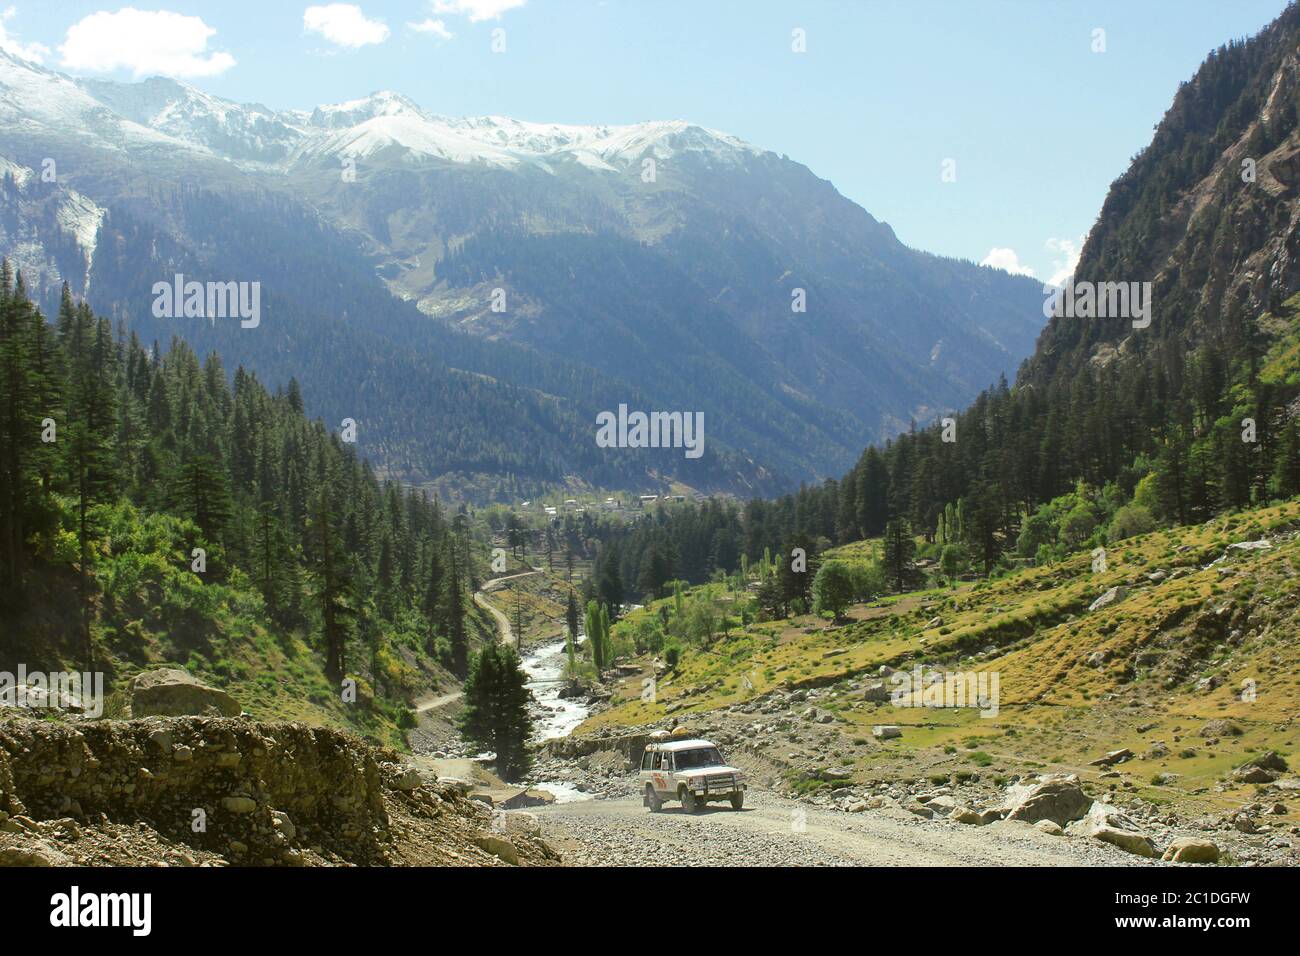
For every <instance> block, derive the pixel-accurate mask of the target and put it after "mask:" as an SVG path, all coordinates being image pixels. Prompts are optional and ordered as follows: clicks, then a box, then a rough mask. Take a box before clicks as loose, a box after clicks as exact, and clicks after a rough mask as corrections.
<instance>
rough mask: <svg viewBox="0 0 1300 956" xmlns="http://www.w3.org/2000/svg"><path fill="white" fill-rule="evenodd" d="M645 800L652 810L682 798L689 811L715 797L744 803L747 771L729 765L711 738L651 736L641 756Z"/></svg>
mask: <svg viewBox="0 0 1300 956" xmlns="http://www.w3.org/2000/svg"><path fill="white" fill-rule="evenodd" d="M641 791H642V794H643V798H642V803H643V805H644V806H647V807H649V808H650V812H651V813H658V812H659V811H660V810H661V809H663V805H664V801H666V800H680V801H681V804H682V806H683V807H684V808H685V810H686V812H687V813H697V812H698V811H699V809H700V807H701V806H703V805H704V804H706V803H708V802H710V801H712V800H730V801H731V809H733V810H739V809H740V808H741V807H743V806H744V805H745V775H744V774H743V773H741V772H740V771H739V770H737V769H736V768H735V767H728V766H727V765H726V764H725V763H724V762H723V760H722V754H721V753H719V752H718V748H717V746H716V745H714V744H713V743H712V742H711V741H708V740H680V739H676V738H670V737H667V736H666V735H664V736H660V737H658V738H657V739H652V740H651V742H650V743H649V744H647V745H646V748H645V754H644V755H643V756H642V757H641Z"/></svg>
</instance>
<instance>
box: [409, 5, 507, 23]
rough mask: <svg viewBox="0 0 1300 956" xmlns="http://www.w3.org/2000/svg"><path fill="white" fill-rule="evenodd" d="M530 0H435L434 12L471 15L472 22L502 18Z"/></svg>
mask: <svg viewBox="0 0 1300 956" xmlns="http://www.w3.org/2000/svg"><path fill="white" fill-rule="evenodd" d="M527 2H528V0H433V12H434V13H450V14H454V15H456V16H465V17H469V20H470V23H477V22H478V21H480V20H500V19H501V14H503V13H505V12H506V11H507V10H514V9H516V8H518V7H522V6H523V5H524V4H525V3H527Z"/></svg>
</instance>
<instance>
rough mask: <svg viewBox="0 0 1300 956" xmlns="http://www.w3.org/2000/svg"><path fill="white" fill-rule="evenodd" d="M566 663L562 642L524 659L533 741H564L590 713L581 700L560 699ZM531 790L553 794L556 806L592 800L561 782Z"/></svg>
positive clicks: (537, 784)
mask: <svg viewBox="0 0 1300 956" xmlns="http://www.w3.org/2000/svg"><path fill="white" fill-rule="evenodd" d="M567 661H568V644H567V642H566V641H565V640H564V639H563V638H561V639H560V640H558V641H554V642H552V643H550V644H543V645H541V646H539V647H535V648H533V650H531V651H529V652H528V653H527V654H525V655H524V659H523V662H522V663H523V668H524V673H525V674H527V675H528V689H529V690H530V691H532V692H533V705H532V714H533V740H534V741H537V742H542V741H546V740H553V739H555V738H556V737H567V736H568V735H569V734H570V733H571V732H572V731H573V729H574V728H575V727H577V726H578V725H579V724H580V723H582V722H583V721H584V720H586V719H587V715H588V714H589V713H590V712H591V708H590V707H589V706H588V705H587V700H586V698H585V697H573V698H568V699H565V698H563V697H561V696H560V691H561V690H562V689H563V687H564V680H563V677H564V666H565V664H566V663H567ZM531 786H533V787H534V788H536V789H538V790H549V791H550V792H551V793H553V794H555V800H556V802H557V803H571V802H574V801H577V800H590V799H592V795H591V794H589V793H584V792H582V791H581V790H579V789H577V787H575V786H574V785H573V784H571V783H567V782H565V781H562V780H539V781H537V782H535V783H533V784H531Z"/></svg>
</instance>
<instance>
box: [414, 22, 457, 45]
mask: <svg viewBox="0 0 1300 956" xmlns="http://www.w3.org/2000/svg"><path fill="white" fill-rule="evenodd" d="M407 26H408V27H409V28H410V29H412V30H414V31H415V32H416V33H432V34H433V35H434V36H436V37H441V38H442V39H444V40H450V39H451V38H452V35H453V34H452V32H451V31H450V30H448V29H447V24H446V23H444V22H443V21H442V20H435V19H433V18H432V17H426V18H425V19H424V20H421V21H420V22H419V23H408V24H407Z"/></svg>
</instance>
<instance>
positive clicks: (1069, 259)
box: [1046, 236, 1083, 286]
mask: <svg viewBox="0 0 1300 956" xmlns="http://www.w3.org/2000/svg"><path fill="white" fill-rule="evenodd" d="M1046 245H1047V248H1048V249H1050V250H1051V251H1052V252H1055V253H1058V254H1059V256H1060V258H1057V259H1055V260H1053V262H1052V277H1051V278H1050V279H1048V280H1047V284H1048V285H1054V286H1061V285H1064V284H1065V281H1066V280H1067V279H1069V278H1070V276H1072V275H1074V270H1075V269H1077V268H1078V267H1079V255H1080V253H1082V252H1083V236H1080V237H1079V238H1078V240H1077V241H1075V240H1072V239H1048V240H1047V243H1046Z"/></svg>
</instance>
